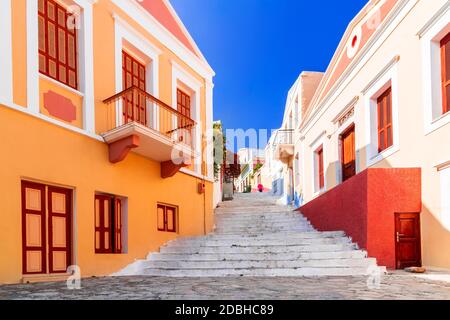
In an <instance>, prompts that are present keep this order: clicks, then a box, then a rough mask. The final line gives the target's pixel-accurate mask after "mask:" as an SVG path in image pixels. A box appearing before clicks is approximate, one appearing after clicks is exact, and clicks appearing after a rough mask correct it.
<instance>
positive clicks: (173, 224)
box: [157, 203, 178, 233]
mask: <svg viewBox="0 0 450 320" xmlns="http://www.w3.org/2000/svg"><path fill="white" fill-rule="evenodd" d="M157 220H158V231H163V232H175V233H176V232H177V230H178V228H177V223H178V208H177V207H176V206H173V205H167V204H161V203H159V204H158V206H157Z"/></svg>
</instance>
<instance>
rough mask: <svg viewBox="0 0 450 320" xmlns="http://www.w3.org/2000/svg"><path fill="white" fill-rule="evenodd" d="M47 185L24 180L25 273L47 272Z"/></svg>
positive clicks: (23, 242) (23, 260)
mask: <svg viewBox="0 0 450 320" xmlns="http://www.w3.org/2000/svg"><path fill="white" fill-rule="evenodd" d="M45 207H46V206H45V186H44V185H42V184H38V183H32V182H22V253H23V255H22V263H23V268H22V271H23V274H42V273H46V272H47V265H46V263H47V253H46V246H47V242H46V230H47V228H46V227H45V215H46V208H45Z"/></svg>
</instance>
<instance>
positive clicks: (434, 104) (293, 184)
mask: <svg viewBox="0 0 450 320" xmlns="http://www.w3.org/2000/svg"><path fill="white" fill-rule="evenodd" d="M449 66H450V3H449V1H448V0H433V1H430V0H372V1H369V2H368V3H367V5H366V6H365V7H364V8H363V10H362V11H361V12H360V13H358V15H357V16H356V17H355V18H354V19H353V20H352V21H351V23H350V25H349V26H348V29H347V31H346V32H345V34H344V36H343V38H342V41H341V43H340V44H339V47H338V48H337V51H336V53H335V54H334V56H333V59H332V61H331V63H330V65H329V67H328V68H327V70H326V72H325V73H324V74H320V73H309V72H304V73H302V74H301V75H300V77H299V79H298V80H297V82H296V83H295V84H294V86H293V87H292V89H291V90H290V91H289V95H288V99H287V103H286V107H285V116H284V119H283V123H282V126H281V129H280V130H279V131H278V132H277V136H276V138H274V142H273V143H274V144H275V145H276V146H277V147H276V151H275V157H274V158H275V159H279V160H280V161H281V162H283V165H284V168H283V173H284V174H283V175H284V178H285V183H284V185H285V187H286V188H285V190H284V194H285V195H286V199H287V202H293V203H294V204H295V205H296V206H301V208H300V210H301V212H302V213H303V214H304V215H305V216H306V217H307V218H308V219H309V220H310V221H311V222H312V224H313V225H314V226H315V227H316V228H318V229H319V230H322V231H323V230H344V231H346V233H347V234H348V235H349V236H351V237H352V238H353V240H354V241H356V242H357V243H358V244H359V246H360V247H361V248H363V249H366V250H367V251H368V254H369V256H372V257H375V258H377V260H378V263H379V264H380V265H385V266H387V267H389V268H398V269H401V268H404V267H408V266H420V265H422V264H424V265H425V266H428V267H439V268H450V148H449V146H450V68H449Z"/></svg>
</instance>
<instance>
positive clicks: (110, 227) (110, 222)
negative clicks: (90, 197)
mask: <svg viewBox="0 0 450 320" xmlns="http://www.w3.org/2000/svg"><path fill="white" fill-rule="evenodd" d="M123 207H124V199H123V198H121V197H116V196H111V195H101V194H97V195H95V253H123V252H124V246H123V225H124V224H123V220H124V213H123Z"/></svg>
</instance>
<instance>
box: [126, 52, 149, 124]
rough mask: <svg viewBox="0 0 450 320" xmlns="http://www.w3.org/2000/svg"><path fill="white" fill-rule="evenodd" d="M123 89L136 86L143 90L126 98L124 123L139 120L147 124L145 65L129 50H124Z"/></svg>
mask: <svg viewBox="0 0 450 320" xmlns="http://www.w3.org/2000/svg"><path fill="white" fill-rule="evenodd" d="M122 60H123V61H122V71H123V89H124V90H126V89H129V88H131V87H133V86H134V87H136V88H139V89H140V90H142V92H141V93H140V94H139V93H130V94H129V95H127V97H126V98H125V99H124V103H123V117H124V123H128V122H133V121H135V122H138V123H140V124H142V125H144V126H146V125H147V108H146V98H145V95H144V94H143V92H145V81H146V80H145V65H144V64H142V63H141V62H139V61H138V60H137V59H135V58H134V57H132V56H131V55H130V54H128V53H127V52H125V51H123V52H122Z"/></svg>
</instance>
